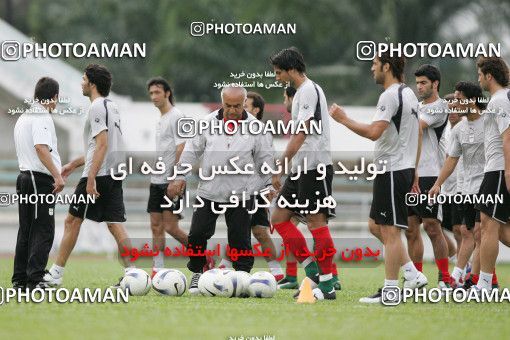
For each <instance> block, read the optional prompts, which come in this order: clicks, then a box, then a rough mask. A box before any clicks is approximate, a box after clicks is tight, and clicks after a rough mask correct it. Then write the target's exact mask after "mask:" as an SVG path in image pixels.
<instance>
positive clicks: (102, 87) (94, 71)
mask: <svg viewBox="0 0 510 340" xmlns="http://www.w3.org/2000/svg"><path fill="white" fill-rule="evenodd" d="M85 75H86V76H87V78H88V80H89V83H92V84H94V85H96V88H97V92H99V94H100V95H101V96H103V97H107V96H108V95H109V94H110V89H111V87H112V74H111V73H110V71H108V69H107V68H106V67H105V66H103V65H98V64H90V65H88V66H87V68H85Z"/></svg>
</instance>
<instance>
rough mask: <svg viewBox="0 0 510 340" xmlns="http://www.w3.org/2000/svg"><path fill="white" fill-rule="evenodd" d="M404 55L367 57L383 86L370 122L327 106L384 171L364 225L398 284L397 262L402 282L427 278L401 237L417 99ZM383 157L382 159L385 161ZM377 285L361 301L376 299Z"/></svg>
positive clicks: (417, 283)
mask: <svg viewBox="0 0 510 340" xmlns="http://www.w3.org/2000/svg"><path fill="white" fill-rule="evenodd" d="M404 66H405V58H404V57H396V56H393V57H390V55H389V53H382V54H381V55H380V56H377V57H376V58H375V59H374V60H373V63H372V68H371V70H372V73H373V75H374V80H375V82H376V84H380V85H382V86H383V88H384V92H383V93H382V94H381V96H380V97H379V101H378V103H377V109H376V113H375V116H374V118H373V120H372V123H371V124H363V123H359V122H357V121H355V120H353V119H351V118H349V117H348V116H347V114H346V113H345V111H344V109H343V108H342V107H340V106H338V105H336V104H333V105H332V106H331V108H330V111H329V113H330V115H331V117H332V118H333V119H334V120H336V121H337V122H339V123H340V124H342V125H344V126H345V127H347V128H348V129H349V130H351V131H353V132H354V133H356V134H358V135H360V136H362V137H365V138H368V139H370V140H373V141H375V155H374V156H375V157H374V163H375V164H376V165H378V167H379V169H380V170H381V171H382V170H383V169H381V167H382V166H385V167H386V168H385V170H386V171H385V172H384V173H383V174H378V175H377V176H376V178H375V179H374V189H373V199H372V207H371V209H370V219H369V221H368V225H369V228H370V231H371V232H372V234H373V235H374V236H376V237H377V238H378V239H379V240H380V241H381V242H382V243H383V244H384V248H385V254H384V264H385V273H386V278H385V280H384V286H385V287H391V286H398V273H399V268H400V267H401V268H402V271H403V272H404V287H407V288H412V289H413V288H421V287H423V286H425V285H426V284H427V278H426V277H425V275H423V273H421V272H419V271H418V270H417V269H416V267H415V265H414V264H413V262H412V261H411V259H410V258H409V255H408V253H407V251H406V249H405V247H404V244H403V242H402V240H401V232H400V231H401V230H402V229H404V230H405V229H407V223H408V220H407V215H408V212H407V205H406V202H405V197H406V194H407V193H409V192H410V191H411V189H412V187H413V182H414V180H413V176H414V174H415V168H416V163H417V162H418V159H419V148H418V146H419V145H418V143H419V138H420V136H419V134H420V129H419V123H418V117H417V110H418V100H417V99H416V96H415V95H414V93H413V91H412V90H411V89H410V88H409V87H407V86H406V85H405V84H404V83H403V77H404ZM385 162H386V163H385ZM381 291H382V290H381V289H379V290H378V291H377V293H375V294H374V295H372V296H368V297H363V298H361V299H360V302H362V303H379V302H381V297H382V294H381Z"/></svg>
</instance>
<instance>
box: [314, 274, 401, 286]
mask: <svg viewBox="0 0 510 340" xmlns="http://www.w3.org/2000/svg"><path fill="white" fill-rule="evenodd" d="M332 278H333V274H331V273H329V274H325V275H319V281H320V282H325V281H329V280H331V279H332ZM397 284H398V280H397Z"/></svg>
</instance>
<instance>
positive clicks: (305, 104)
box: [291, 79, 333, 173]
mask: <svg viewBox="0 0 510 340" xmlns="http://www.w3.org/2000/svg"><path fill="white" fill-rule="evenodd" d="M317 91H318V92H319V96H320V102H319V103H320V117H315V119H316V120H317V119H320V120H321V122H322V123H321V124H322V131H321V134H308V135H307V136H306V139H305V142H304V143H303V145H301V148H300V149H299V151H298V152H297V153H296V155H295V156H294V158H293V159H292V170H291V171H292V172H293V173H295V172H297V165H298V164H299V165H301V169H302V170H303V162H304V159H305V158H306V162H307V170H316V169H317V166H318V165H319V164H325V165H330V164H332V163H333V162H332V160H331V142H330V135H329V133H330V131H329V113H328V103H327V102H326V96H325V95H324V92H323V91H322V88H321V87H320V86H319V85H317V84H314V82H312V81H311V80H310V79H306V80H305V81H304V82H303V83H302V84H301V85H300V86H299V87H298V88H297V90H296V94H295V95H294V99H293V100H292V119H293V120H294V121H295V122H298V121H308V120H310V119H314V116H315V110H316V107H317V101H318V96H317Z"/></svg>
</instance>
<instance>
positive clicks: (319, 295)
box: [312, 287, 324, 300]
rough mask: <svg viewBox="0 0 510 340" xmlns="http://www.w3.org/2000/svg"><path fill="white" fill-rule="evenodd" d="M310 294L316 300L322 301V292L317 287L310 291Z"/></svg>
mask: <svg viewBox="0 0 510 340" xmlns="http://www.w3.org/2000/svg"><path fill="white" fill-rule="evenodd" d="M312 293H313V297H314V298H315V299H316V300H324V294H323V293H322V290H320V289H319V287H317V288H315V289H312Z"/></svg>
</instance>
